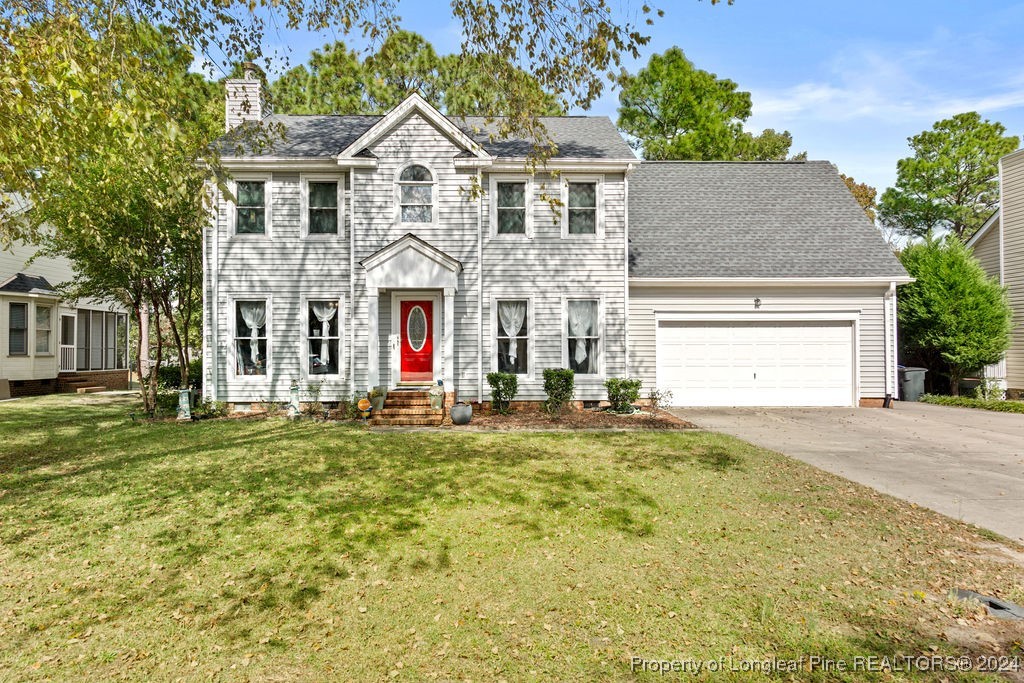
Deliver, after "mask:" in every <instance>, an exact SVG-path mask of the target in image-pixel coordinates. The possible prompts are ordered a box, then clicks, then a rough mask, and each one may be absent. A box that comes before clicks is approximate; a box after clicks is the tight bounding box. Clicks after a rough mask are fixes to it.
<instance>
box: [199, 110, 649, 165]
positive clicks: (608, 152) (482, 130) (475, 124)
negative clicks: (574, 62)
mask: <svg viewBox="0 0 1024 683" xmlns="http://www.w3.org/2000/svg"><path fill="white" fill-rule="evenodd" d="M380 119H381V117H380V116H294V115H290V114H272V115H270V116H268V117H266V118H265V119H263V123H264V125H275V124H281V125H283V126H284V133H285V138H284V140H281V139H280V138H277V137H275V138H274V139H273V146H272V148H270V149H264V150H262V151H261V152H260V154H259V156H275V157H285V158H303V157H330V156H335V155H337V154H338V153H339V152H341V151H342V150H343V149H345V148H346V147H348V146H349V145H351V144H352V143H353V142H355V141H356V140H357V139H358V138H359V136H360V135H362V134H363V133H365V132H366V131H367V129H369V128H370V127H371V126H372V125H373V124H375V123H376V122H377V121H379V120H380ZM452 121H453V122H454V123H455V125H457V126H458V127H460V128H461V129H462V130H463V131H465V132H466V133H467V134H468V135H469V136H470V137H472V138H473V139H474V140H475V141H476V142H477V143H479V144H480V145H481V146H482V147H483V148H484V149H485V150H487V152H488V153H489V154H491V155H492V156H496V157H525V156H526V155H527V154H529V152H530V150H531V149H532V142H531V141H529V140H494V141H490V140H489V139H488V138H489V135H490V133H492V132H494V131H496V130H497V124H496V123H495V122H491V123H490V124H487V122H486V119H484V118H482V117H479V116H471V117H466V118H454V119H452ZM540 121H541V122H542V123H543V124H544V126H545V128H546V129H547V131H548V135H550V136H551V139H552V140H553V141H554V142H555V144H557V145H558V155H557V156H559V157H563V158H579V159H596V158H613V159H633V158H635V155H634V154H633V150H632V149H631V148H630V147H629V145H627V144H626V142H625V140H623V139H622V136H621V135H619V132H618V131H617V130H616V129H615V126H614V125H613V124H612V122H611V120H610V119H609V118H608V117H606V116H543V117H541V118H540ZM215 144H216V146H217V148H218V149H219V150H220V152H221V154H224V155H228V156H233V155H234V154H235V153H236V151H237V142H235V141H233V140H232V139H231V138H230V136H224V137H222V138H220V139H219V140H218V141H217V142H216V143H215ZM246 150H247V154H251V149H250V148H248V147H246Z"/></svg>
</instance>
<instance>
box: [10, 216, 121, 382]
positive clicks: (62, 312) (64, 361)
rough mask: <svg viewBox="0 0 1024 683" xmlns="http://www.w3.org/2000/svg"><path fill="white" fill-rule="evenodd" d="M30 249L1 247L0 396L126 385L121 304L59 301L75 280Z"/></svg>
mask: <svg viewBox="0 0 1024 683" xmlns="http://www.w3.org/2000/svg"><path fill="white" fill-rule="evenodd" d="M25 208H26V207H24V206H23V205H21V202H20V201H19V207H18V210H24V209H25ZM35 253H36V248H35V247H33V246H31V245H27V244H24V243H20V242H19V243H15V244H14V245H13V246H12V247H11V249H9V250H6V251H2V250H0V329H3V330H5V331H6V334H4V335H2V337H0V396H2V395H4V394H5V393H9V395H10V396H14V397H17V396H34V395H39V394H51V393H56V392H64V391H75V390H77V389H83V390H85V389H92V390H97V388H98V387H104V388H106V389H127V388H128V370H127V345H128V317H127V314H126V313H125V309H124V308H123V307H122V306H119V305H116V304H108V303H103V302H99V301H92V300H83V301H78V302H71V301H66V300H63V299H61V297H60V295H59V294H58V293H57V291H56V287H57V286H59V285H60V284H62V283H64V282H66V281H68V280H70V279H71V278H72V277H73V275H74V274H73V272H72V270H71V265H70V264H69V263H68V262H67V261H66V260H64V259H58V258H47V257H39V258H35V259H33V257H34V256H35Z"/></svg>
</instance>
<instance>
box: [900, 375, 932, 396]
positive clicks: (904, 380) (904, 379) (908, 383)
mask: <svg viewBox="0 0 1024 683" xmlns="http://www.w3.org/2000/svg"><path fill="white" fill-rule="evenodd" d="M926 372H928V368H900V400H901V401H917V400H920V398H921V394H923V393H924V374H925V373H926Z"/></svg>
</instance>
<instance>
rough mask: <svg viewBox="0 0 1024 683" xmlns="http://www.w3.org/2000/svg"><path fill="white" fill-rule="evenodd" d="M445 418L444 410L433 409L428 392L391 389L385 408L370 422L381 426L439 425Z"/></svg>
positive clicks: (385, 399)
mask: <svg viewBox="0 0 1024 683" xmlns="http://www.w3.org/2000/svg"><path fill="white" fill-rule="evenodd" d="M443 420H444V411H443V410H431V408H430V395H429V394H428V393H427V392H425V391H389V392H388V395H387V396H385V397H384V409H383V410H381V411H380V412H378V413H376V414H374V415H373V416H372V417H371V418H370V424H371V425H375V426H381V427H388V426H402V427H416V426H420V427H437V426H438V425H440V424H441V422H442V421H443Z"/></svg>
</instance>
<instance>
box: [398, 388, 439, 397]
mask: <svg viewBox="0 0 1024 683" xmlns="http://www.w3.org/2000/svg"><path fill="white" fill-rule="evenodd" d="M388 396H389V397H390V396H409V397H412V398H430V394H429V393H427V392H426V391H420V390H418V389H394V390H392V391H389V392H388Z"/></svg>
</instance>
